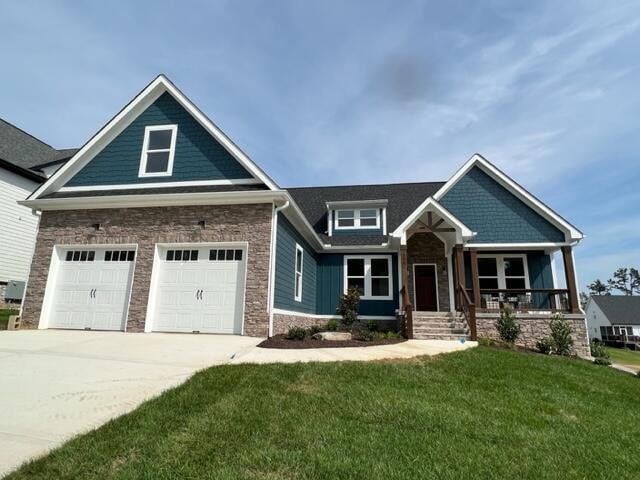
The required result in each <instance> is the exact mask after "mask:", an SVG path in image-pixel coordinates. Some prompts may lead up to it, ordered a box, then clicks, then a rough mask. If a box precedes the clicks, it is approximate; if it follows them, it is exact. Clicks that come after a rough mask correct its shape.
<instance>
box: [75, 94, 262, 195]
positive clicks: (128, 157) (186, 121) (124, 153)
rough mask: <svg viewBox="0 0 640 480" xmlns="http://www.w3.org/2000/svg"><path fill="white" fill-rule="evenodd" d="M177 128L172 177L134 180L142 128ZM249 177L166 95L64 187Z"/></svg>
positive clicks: (233, 159) (138, 162)
mask: <svg viewBox="0 0 640 480" xmlns="http://www.w3.org/2000/svg"><path fill="white" fill-rule="evenodd" d="M167 124H177V125H178V136H177V139H176V152H175V156H174V163H173V175H172V176H170V177H148V178H138V171H139V168H140V155H141V153H142V142H143V140H144V129H145V127H146V126H149V125H167ZM239 178H251V174H250V173H249V172H248V171H247V170H246V169H245V168H244V167H243V166H242V165H240V163H238V161H237V160H236V159H235V158H233V156H231V154H230V153H229V152H227V150H226V149H225V148H224V147H223V146H222V145H220V144H219V143H218V142H217V141H216V140H215V139H214V138H213V137H212V136H211V135H210V134H209V133H208V132H207V131H206V130H205V129H204V128H203V127H202V126H201V125H200V124H199V123H198V122H197V121H196V120H195V119H194V118H193V117H192V116H191V115H190V114H189V112H187V111H186V110H185V109H184V108H182V106H181V105H180V104H179V103H178V102H177V101H176V100H175V99H174V98H173V97H172V96H171V95H170V94H169V93H164V94H162V95H161V96H160V97H159V98H158V99H157V100H156V101H155V102H154V103H153V104H151V105H150V106H149V107H148V108H147V109H146V110H145V111H144V112H142V113H141V114H140V115H139V116H138V118H136V119H135V120H134V121H133V122H132V123H131V125H129V126H128V127H127V128H126V129H125V130H124V131H123V132H122V133H120V135H118V136H117V137H116V138H115V139H114V140H113V141H112V142H111V143H110V144H109V145H107V146H106V147H105V148H104V149H103V150H102V151H101V152H100V153H98V155H96V156H95V158H93V159H92V160H91V161H90V162H89V163H88V164H87V165H86V166H85V167H84V168H83V169H82V170H80V171H79V172H78V173H77V174H76V175H75V176H74V177H73V178H72V179H71V180H69V182H67V185H68V186H85V185H116V184H130V183H131V184H136V183H153V182H176V181H194V180H223V179H239Z"/></svg>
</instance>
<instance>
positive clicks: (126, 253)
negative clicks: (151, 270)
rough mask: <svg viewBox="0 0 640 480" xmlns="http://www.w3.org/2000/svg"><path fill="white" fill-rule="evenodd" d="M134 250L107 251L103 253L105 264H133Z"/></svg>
mask: <svg viewBox="0 0 640 480" xmlns="http://www.w3.org/2000/svg"><path fill="white" fill-rule="evenodd" d="M135 257H136V252H135V250H107V251H105V252H104V261H105V262H133V259H134V258H135Z"/></svg>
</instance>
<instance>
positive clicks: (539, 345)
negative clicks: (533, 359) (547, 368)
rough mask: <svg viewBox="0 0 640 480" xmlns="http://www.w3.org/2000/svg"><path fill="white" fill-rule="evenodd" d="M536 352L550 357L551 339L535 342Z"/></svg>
mask: <svg viewBox="0 0 640 480" xmlns="http://www.w3.org/2000/svg"><path fill="white" fill-rule="evenodd" d="M536 350H538V351H539V352H540V353H544V354H545V355H550V354H551V352H552V350H553V341H552V340H551V337H546V338H543V339H542V340H538V341H537V342H536Z"/></svg>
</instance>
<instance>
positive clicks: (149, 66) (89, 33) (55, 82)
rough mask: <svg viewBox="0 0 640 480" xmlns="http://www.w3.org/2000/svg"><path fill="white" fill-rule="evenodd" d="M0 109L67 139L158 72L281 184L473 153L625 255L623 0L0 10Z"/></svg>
mask: <svg viewBox="0 0 640 480" xmlns="http://www.w3.org/2000/svg"><path fill="white" fill-rule="evenodd" d="M0 31H1V32H2V40H1V41H0V85H2V89H1V90H0V117H2V118H4V119H6V120H8V121H10V122H11V123H13V124H15V125H17V126H19V127H21V128H23V129H24V130H26V131H28V132H30V133H32V134H33V135H35V136H37V137H38V138H40V139H42V140H44V141H45V142H47V143H49V144H51V145H52V146H54V147H56V148H71V147H78V146H80V145H82V144H83V143H84V142H85V141H87V140H88V139H89V138H90V137H91V136H92V135H93V134H94V133H95V132H96V131H97V130H98V129H99V128H100V127H101V126H102V125H103V124H104V123H105V122H106V121H107V120H109V119H110V118H111V117H112V116H113V115H114V114H115V113H117V111H118V110H120V109H121V108H122V107H123V106H124V105H125V104H126V103H127V102H128V101H129V100H131V98H133V97H134V96H135V95H136V94H137V93H138V92H139V91H140V90H141V89H142V88H143V87H144V86H145V85H146V84H147V83H148V82H150V81H151V80H152V79H153V78H154V77H155V76H156V75H157V74H159V73H164V74H166V75H167V76H168V77H169V78H170V79H171V80H172V81H173V82H174V83H175V84H176V85H177V86H178V87H179V88H180V89H181V90H182V91H183V92H184V93H185V94H186V95H187V96H188V97H189V98H191V100H192V101H194V102H195V104H196V105H198V106H199V107H200V109H201V110H203V111H204V112H205V113H206V114H207V115H208V116H209V117H210V118H212V119H213V120H214V121H215V122H216V123H217V124H218V125H219V126H220V127H221V128H222V129H223V130H224V131H225V132H226V133H227V134H228V135H229V136H230V137H231V138H232V139H233V140H234V141H235V142H236V143H237V144H238V145H240V146H241V148H242V149H243V150H244V151H245V152H247V153H248V154H249V156H250V157H251V158H252V159H253V160H254V161H255V162H256V163H257V164H258V165H260V166H261V167H262V168H263V169H264V170H265V171H266V172H267V173H268V174H269V175H270V176H271V177H272V178H273V179H274V180H275V181H276V182H277V183H278V184H280V185H281V186H283V187H287V186H303V185H333V184H354V183H388V182H404V181H432V180H446V179H447V178H449V177H450V176H451V175H452V174H453V173H454V172H455V171H456V170H457V169H458V168H459V167H460V166H461V165H462V164H463V163H464V162H465V161H466V160H467V159H468V158H469V157H470V156H471V155H472V154H474V153H475V152H479V153H481V154H482V155H484V156H485V157H486V158H488V159H489V160H490V161H491V162H492V163H494V164H496V165H497V166H498V167H500V168H501V169H502V170H503V171H505V172H506V173H507V174H508V175H510V176H511V177H513V178H514V179H515V180H516V181H518V182H519V183H521V184H522V185H524V186H525V187H526V188H527V189H528V190H529V191H531V192H532V193H534V194H535V195H536V196H538V197H539V198H541V199H543V201H544V202H545V203H547V204H548V205H549V206H551V207H552V208H553V209H555V210H556V211H558V212H559V213H560V214H561V215H562V216H564V217H565V218H567V219H568V220H569V221H570V222H572V223H573V224H575V225H576V226H578V228H580V229H581V230H582V231H583V232H585V234H586V238H585V239H584V240H583V242H582V243H581V244H580V245H579V246H578V247H577V248H576V250H575V256H576V265H577V270H578V275H579V281H580V284H581V286H582V287H583V288H584V286H585V285H586V284H587V283H590V282H591V281H593V280H594V279H595V278H602V279H606V278H608V277H609V276H610V274H611V273H612V272H613V270H615V269H616V268H617V267H619V266H635V267H640V209H639V208H638V207H639V205H640V182H639V180H640V158H639V157H638V152H639V151H640V114H639V113H638V112H640V81H638V75H639V74H640V68H639V67H640V55H639V54H638V52H639V51H640V2H638V1H635V0H634V1H623V0H616V1H615V2H602V1H563V2H558V1H557V0H550V1H545V0H537V1H535V2H531V1H523V2H517V1H493V0H491V1H487V0H484V1H482V2H477V1H469V2H463V1H456V0H452V1H447V2H435V1H426V0H424V1H411V0H403V1H401V2H399V1H397V0H390V1H374V0H362V1H355V0H353V1H344V0H340V1H333V0H323V1H322V2H310V1H302V0H297V1H284V0H269V1H266V0H263V1H249V0H231V1H222V0H221V1H207V2H198V1H189V2H184V1H159V0H155V1H135V2H131V1H115V0H110V1H109V2H97V1H94V2H78V1H69V2H64V1H56V2H45V1H40V2H36V1H31V0H21V1H20V2H2V3H1V4H0Z"/></svg>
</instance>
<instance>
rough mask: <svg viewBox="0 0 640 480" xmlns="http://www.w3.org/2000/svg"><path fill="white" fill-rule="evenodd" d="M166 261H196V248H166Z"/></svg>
mask: <svg viewBox="0 0 640 480" xmlns="http://www.w3.org/2000/svg"><path fill="white" fill-rule="evenodd" d="M166 258H167V261H168V262H197V261H198V250H167V257H166Z"/></svg>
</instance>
